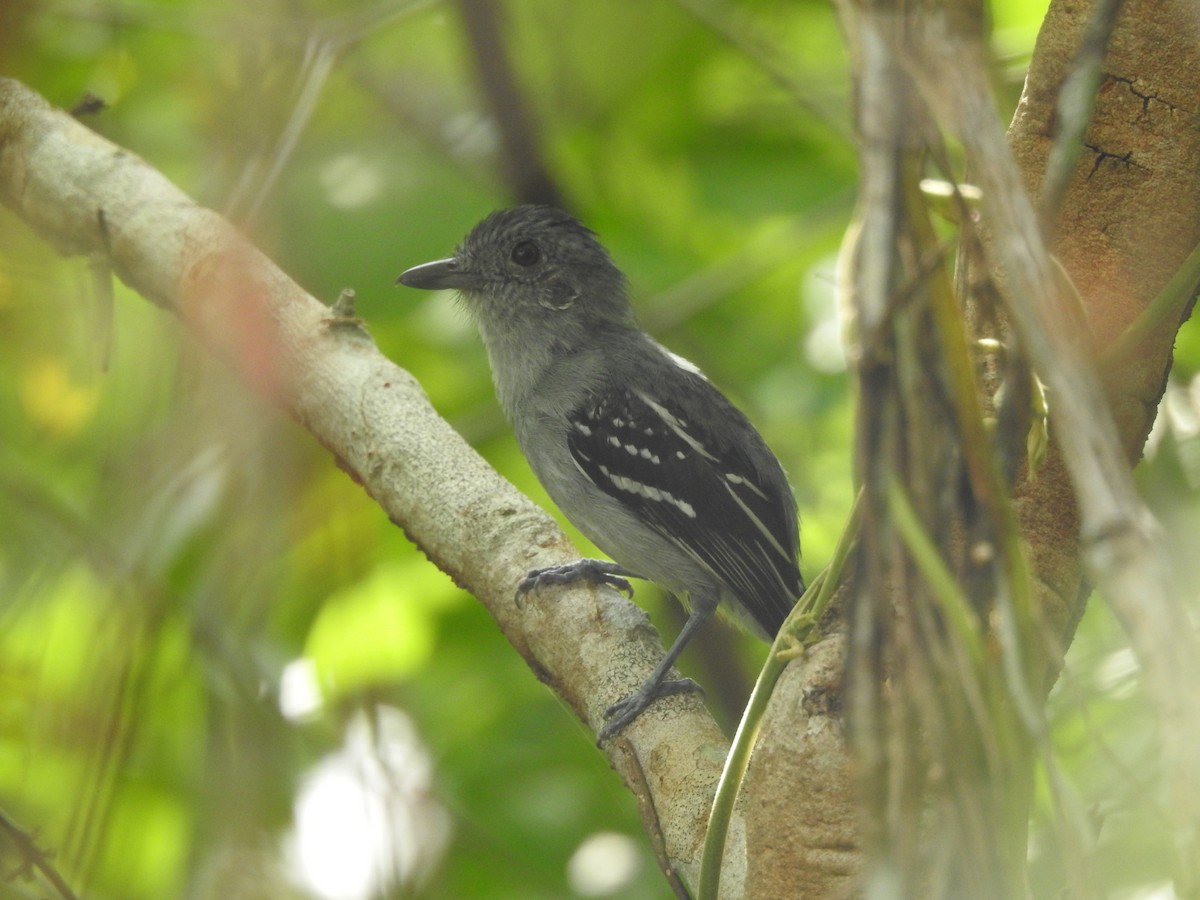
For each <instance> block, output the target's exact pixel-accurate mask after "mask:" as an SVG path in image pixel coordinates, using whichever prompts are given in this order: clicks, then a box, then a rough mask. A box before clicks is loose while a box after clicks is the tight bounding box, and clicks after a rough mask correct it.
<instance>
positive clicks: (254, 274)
mask: <svg viewBox="0 0 1200 900" xmlns="http://www.w3.org/2000/svg"><path fill="white" fill-rule="evenodd" d="M0 200H2V201H3V202H4V203H5V204H6V205H8V206H9V207H11V208H12V209H13V210H14V211H15V212H16V213H17V214H18V215H19V216H20V217H21V218H22V219H23V220H24V221H25V222H26V223H27V224H28V225H29V226H30V227H31V228H33V229H34V230H35V231H37V232H38V233H40V234H41V235H42V236H43V237H44V238H45V239H46V240H48V241H50V242H51V243H53V244H54V245H55V246H56V247H58V248H59V249H60V250H61V251H63V252H65V253H70V254H94V253H103V254H107V255H108V256H109V258H110V259H111V262H112V266H113V270H114V271H115V272H116V273H117V274H118V275H119V276H120V278H121V279H122V280H123V281H124V282H125V283H126V284H128V285H129V286H130V287H131V288H133V289H134V290H135V291H137V292H138V293H140V294H142V295H143V296H144V297H146V298H147V299H149V300H151V301H152V302H154V303H155V304H157V305H159V306H161V307H162V308H164V309H166V310H168V311H170V312H172V313H174V314H175V315H177V316H178V317H179V318H180V320H181V321H182V323H183V324H184V326H185V327H187V328H188V329H189V330H190V331H192V332H193V333H195V334H196V335H197V336H198V337H199V338H200V339H201V340H202V341H203V342H204V343H205V344H206V345H207V346H208V347H209V348H210V349H211V350H212V351H213V352H215V353H217V354H218V355H219V356H221V357H223V358H224V359H225V360H227V361H228V362H229V363H230V364H231V365H232V366H233V367H234V368H235V369H236V370H237V371H238V372H239V373H240V374H241V376H242V377H243V378H244V379H245V380H246V381H247V383H248V384H250V385H251V386H252V387H254V388H255V389H257V390H259V391H262V392H264V393H266V394H267V395H268V396H270V397H271V398H272V399H274V400H275V401H277V402H278V403H280V404H281V405H282V406H283V407H284V408H286V409H287V410H288V411H289V412H290V413H291V414H292V415H293V416H294V417H295V418H296V419H297V420H299V421H300V422H301V423H302V424H303V425H304V426H305V427H306V428H307V429H308V430H309V431H310V432H311V433H312V435H313V436H314V437H315V438H316V439H317V440H318V441H320V442H321V444H323V445H324V446H325V447H326V448H327V449H328V450H329V451H330V452H331V453H332V454H333V455H334V456H335V457H336V458H337V460H338V464H339V465H340V466H341V467H342V468H344V469H345V470H346V472H347V473H349V474H350V476H351V477H352V478H354V479H355V480H356V481H358V482H359V483H360V484H361V485H362V486H363V488H364V489H365V490H366V491H367V493H368V494H369V495H370V496H371V497H372V498H374V499H375V500H376V502H378V503H379V504H380V506H382V507H383V509H384V510H385V511H386V512H387V514H388V516H389V517H390V518H391V519H392V521H393V522H395V523H396V524H397V525H399V526H400V527H402V528H403V529H404V530H405V532H406V533H407V534H408V536H409V537H410V538H411V539H412V540H413V541H414V542H416V543H417V544H418V546H420V547H421V548H422V550H424V552H425V553H426V554H427V555H428V556H429V557H430V559H431V560H433V561H434V562H435V563H436V564H437V565H438V566H439V567H440V568H442V569H443V570H444V571H446V572H447V573H449V574H450V575H451V577H453V578H454V580H455V581H456V583H458V584H459V585H461V586H462V587H464V588H466V589H467V590H469V591H471V592H472V593H473V594H475V596H476V597H477V598H479V600H480V601H481V602H482V603H483V604H484V605H485V606H486V607H487V609H488V610H489V612H490V613H491V614H492V616H493V617H494V618H495V620H496V622H497V624H498V625H499V626H500V628H501V630H502V631H503V632H504V634H505V636H506V637H507V638H508V640H509V641H510V642H511V643H512V645H513V646H514V647H515V648H516V649H517V651H518V652H519V653H520V654H521V655H522V656H523V657H524V658H525V660H526V662H527V663H528V664H529V666H530V667H531V668H532V669H533V670H534V672H535V673H536V674H537V676H538V678H540V679H541V680H542V681H543V682H545V683H546V684H548V685H549V686H550V687H551V688H552V689H553V690H555V691H556V692H557V693H558V694H559V695H560V696H561V697H562V698H563V699H564V700H565V701H566V702H567V703H569V704H570V706H571V708H572V709H573V710H574V711H575V712H576V714H577V715H579V716H580V718H581V719H583V720H584V721H585V722H586V723H588V724H589V726H590V727H591V728H593V730H595V729H597V728H598V727H599V726H600V725H601V724H602V721H603V711H604V709H605V708H607V707H608V706H609V705H610V704H611V703H613V702H614V701H615V700H617V699H618V698H619V697H621V696H623V695H625V694H626V693H628V692H629V691H631V690H633V689H634V688H635V687H636V686H637V685H638V684H639V683H640V682H641V681H642V680H643V679H644V678H645V676H646V675H648V674H649V673H650V671H651V670H652V669H653V668H654V666H655V664H656V663H657V662H658V660H659V659H661V656H662V652H663V650H662V646H661V642H660V641H659V640H658V637H657V634H656V633H655V632H654V630H653V629H652V628H651V627H650V626H649V623H648V621H647V619H646V616H645V614H644V613H643V612H641V611H640V610H639V609H638V608H637V607H635V606H633V605H632V604H630V603H629V602H627V601H626V600H625V599H624V598H622V597H621V596H619V595H618V594H616V593H615V592H613V591H611V590H594V589H590V588H586V587H576V588H572V589H570V590H544V591H541V592H539V593H538V594H537V595H536V596H530V597H529V598H528V599H527V601H526V602H525V603H523V604H522V605H521V606H520V607H518V606H517V605H516V604H515V603H514V601H513V596H514V589H515V586H516V584H517V581H518V580H519V579H520V578H521V577H522V576H523V575H524V574H525V572H526V571H527V570H528V569H530V568H532V567H535V566H549V565H557V564H560V563H564V562H568V561H570V560H572V559H575V558H577V557H578V553H577V551H576V550H575V549H574V548H573V547H572V546H571V545H570V543H569V542H568V540H567V539H566V537H565V536H564V535H563V534H562V532H561V530H560V529H559V528H558V527H557V526H556V525H555V524H554V522H553V520H552V519H551V518H550V517H549V516H548V515H547V514H546V513H545V512H543V511H542V510H541V509H539V508H538V507H536V506H535V505H534V504H533V503H531V502H530V501H529V500H528V499H527V498H525V497H524V496H522V495H521V494H520V493H519V492H518V491H517V490H516V489H515V488H513V487H512V486H511V485H510V484H509V483H508V482H506V481H504V480H503V479H502V478H501V477H500V476H499V475H498V474H497V473H496V472H495V471H494V470H493V469H492V468H491V467H490V466H488V464H487V463H486V462H485V461H484V460H483V459H482V458H481V457H479V456H478V454H476V453H475V452H474V451H473V450H472V449H471V448H470V447H469V446H468V445H467V444H466V443H465V442H464V441H463V440H462V439H461V438H460V437H459V436H458V435H457V434H456V433H455V432H454V431H453V430H452V429H451V428H450V426H449V425H448V424H447V423H446V422H445V421H444V420H442V419H441V418H440V417H438V415H437V414H436V413H435V412H434V410H433V409H432V407H430V405H429V402H428V400H427V399H426V397H425V394H424V392H423V391H422V390H421V388H420V386H419V385H418V384H417V382H416V380H415V379H414V378H413V377H412V376H411V375H410V374H408V373H407V372H405V371H404V370H403V369H400V368H398V367H397V366H395V365H394V364H392V363H391V362H390V361H388V360H387V359H385V358H384V357H383V356H382V355H381V354H380V353H379V351H378V350H377V349H376V347H375V345H374V344H373V343H372V342H371V340H370V339H369V337H368V336H367V335H366V333H365V331H363V330H362V329H361V328H360V327H358V326H357V325H356V324H355V323H354V322H353V321H347V320H345V319H344V318H339V317H337V316H335V315H332V314H331V312H330V310H329V309H327V308H326V307H325V306H323V305H322V304H321V303H319V302H318V301H317V300H315V299H314V298H313V297H311V296H310V295H308V294H306V293H305V292H304V291H303V290H302V289H301V288H300V287H299V286H298V285H297V284H295V282H293V281H291V280H290V279H289V278H288V277H287V276H286V275H285V274H284V273H283V272H282V271H280V270H279V269H278V268H277V267H276V266H275V265H274V264H273V263H272V262H271V261H270V260H269V259H267V258H266V257H265V256H264V255H263V254H262V253H260V252H259V251H258V250H257V249H255V248H254V247H253V246H252V245H251V244H250V243H249V241H247V240H246V239H245V238H244V237H243V236H242V235H241V234H239V233H238V232H237V231H236V230H235V229H234V228H233V226H232V225H230V224H229V223H228V222H227V221H225V220H224V219H222V218H221V217H220V216H218V215H217V214H216V213H214V212H212V211H211V210H207V209H204V208H202V207H200V206H197V205H196V204H195V203H194V202H192V201H191V200H190V199H189V198H188V197H187V196H186V195H184V194H183V193H182V192H181V191H179V190H178V189H177V188H176V187H175V186H174V185H172V184H171V183H170V182H169V181H167V179H166V178H164V177H163V176H162V175H161V174H160V173H158V172H157V171H155V170H154V169H152V168H151V167H150V166H149V165H147V164H146V163H145V162H143V161H142V160H141V159H139V158H138V157H137V156H135V155H133V154H132V153H130V152H128V151H126V150H123V149H121V148H120V147H117V146H115V145H113V144H111V143H110V142H108V141H107V140H105V139H104V138H102V137H100V136H98V135H96V134H95V133H94V132H92V131H90V130H88V129H87V128H86V127H84V126H83V125H81V124H80V123H79V122H77V121H75V120H74V119H72V118H71V117H70V116H69V115H67V114H66V113H64V112H62V111H60V110H55V109H53V108H51V107H50V106H49V104H47V103H46V101H44V100H43V99H42V98H41V97H39V96H38V95H37V94H35V93H34V92H33V91H31V90H29V89H28V88H26V87H24V86H23V85H21V84H19V83H17V82H15V81H12V80H9V79H0ZM726 751H727V744H726V741H725V739H724V738H723V736H722V735H721V733H720V731H719V729H718V728H717V726H716V724H715V723H714V722H713V720H712V718H711V717H710V716H709V715H708V713H707V711H706V710H705V709H704V706H703V704H702V702H701V701H700V700H699V699H698V698H697V697H696V695H694V694H687V695H680V696H679V697H676V698H672V699H670V700H667V701H663V702H660V703H657V704H655V706H654V709H653V710H651V711H650V712H649V713H648V714H646V715H644V716H642V717H641V718H639V719H638V720H637V721H636V722H635V723H633V724H632V725H631V726H630V727H629V728H628V729H627V730H626V732H625V733H624V734H623V735H622V736H621V737H620V738H619V739H618V740H616V741H614V742H613V743H612V745H611V746H610V747H609V748H608V753H609V759H610V761H611V763H612V765H613V767H614V768H615V769H616V770H617V772H618V773H619V774H620V775H621V777H622V779H623V780H624V781H625V783H626V785H628V786H629V787H630V789H631V790H633V791H634V793H635V794H636V795H637V796H638V799H639V807H640V808H641V809H642V811H643V822H644V824H645V826H646V828H647V831H648V832H649V833H650V834H651V836H652V839H653V840H655V841H656V842H657V843H661V846H662V847H663V848H664V853H663V858H664V859H665V860H666V862H665V863H664V866H665V867H667V868H669V869H671V870H673V871H675V872H678V873H679V874H680V876H681V877H682V878H683V880H684V881H685V882H687V883H690V884H694V883H695V877H696V872H697V869H698V866H699V859H700V853H701V848H702V842H703V835H704V826H705V822H706V820H707V813H708V806H709V803H710V802H711V799H712V795H713V791H714V789H715V785H716V782H717V779H718V778H719V776H720V770H721V765H722V762H723V760H724V757H725V754H726Z"/></svg>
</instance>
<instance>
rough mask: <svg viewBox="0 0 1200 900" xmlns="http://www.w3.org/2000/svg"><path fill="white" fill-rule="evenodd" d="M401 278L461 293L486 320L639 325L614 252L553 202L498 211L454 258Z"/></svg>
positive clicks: (412, 283) (417, 285)
mask: <svg viewBox="0 0 1200 900" xmlns="http://www.w3.org/2000/svg"><path fill="white" fill-rule="evenodd" d="M397 281H398V283H400V284H404V285H407V286H409V287H415V288H424V289H426V290H455V291H458V292H459V294H460V295H461V296H462V298H463V300H464V301H465V303H466V305H467V307H468V308H469V309H470V310H471V311H472V313H474V315H475V316H476V317H477V318H478V319H479V320H480V323H481V324H483V325H485V326H486V325H488V324H492V323H494V322H495V321H496V319H497V317H500V318H506V319H507V318H513V319H526V318H529V317H535V318H538V319H543V320H544V319H547V318H549V320H550V321H554V320H555V319H558V320H560V321H561V322H562V323H564V324H565V323H566V322H567V321H571V322H575V323H586V322H594V323H601V322H613V323H619V324H632V313H631V312H630V309H629V300H628V294H627V291H626V285H625V278H624V276H623V275H622V274H621V271H620V270H619V269H618V268H617V266H616V264H615V263H614V262H613V261H612V258H611V257H610V256H609V255H608V253H607V251H605V249H604V248H603V247H602V246H601V245H600V242H599V241H598V240H596V236H595V234H593V233H592V232H591V231H590V230H589V229H587V228H585V227H584V226H583V225H581V224H580V223H579V222H578V221H577V220H576V219H574V218H573V217H572V216H570V215H568V214H567V213H565V212H562V211H561V210H557V209H554V208H553V207H549V206H518V207H515V208H514V209H504V210H499V211H497V212H494V213H492V214H491V215H490V216H488V217H487V218H486V219H484V220H483V221H482V222H480V223H479V224H478V225H476V226H475V227H474V228H472V229H471V233H470V234H468V235H467V236H466V238H464V239H463V241H462V243H461V244H459V246H458V249H457V250H455V251H454V256H452V257H450V258H449V259H440V260H437V261H435V262H430V263H425V264H424V265H420V266H415V267H413V268H411V269H409V270H408V271H407V272H405V273H404V274H402V275H401V276H400V277H399V278H398V279H397ZM553 314H558V315H557V316H555V315H553Z"/></svg>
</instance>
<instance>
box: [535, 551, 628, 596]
mask: <svg viewBox="0 0 1200 900" xmlns="http://www.w3.org/2000/svg"><path fill="white" fill-rule="evenodd" d="M629 578H638V579H640V578H641V576H640V575H638V574H637V573H635V572H630V571H629V570H628V569H626V568H625V567H624V566H619V565H617V564H616V563H615V562H610V561H609V560H607V559H580V560H577V561H575V562H573V563H567V564H566V565H565V566H551V567H549V568H547V569H532V570H530V571H529V573H528V574H527V575H526V576H525V577H524V578H522V579H521V582H520V583H519V584H518V585H517V603H518V604H519V603H520V602H521V598H522V597H523V596H525V594H527V593H529V591H532V590H533V589H534V588H536V587H541V586H542V585H544V584H570V583H571V582H573V581H587V582H589V583H591V584H607V585H609V586H610V587H614V588H616V589H617V590H618V591H620V592H621V593H623V594H625V595H626V596H629V597H632V596H633V587H632V586H631V585H630V584H629V582H628V581H627V580H626V579H629Z"/></svg>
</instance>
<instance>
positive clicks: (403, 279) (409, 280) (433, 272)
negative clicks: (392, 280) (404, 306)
mask: <svg viewBox="0 0 1200 900" xmlns="http://www.w3.org/2000/svg"><path fill="white" fill-rule="evenodd" d="M396 284H403V285H407V286H408V287H413V288H421V289H422V290H426V291H469V290H473V289H476V288H478V287H479V284H480V279H479V276H478V275H477V274H476V273H474V272H472V271H470V270H468V269H464V268H463V267H462V266H461V265H460V264H459V262H458V260H456V259H454V258H453V257H451V258H450V259H439V260H435V261H434V262H427V263H424V264H423V265H419V266H413V267H412V268H411V269H409V270H408V271H407V272H403V273H401V275H400V277H399V278H397V279H396Z"/></svg>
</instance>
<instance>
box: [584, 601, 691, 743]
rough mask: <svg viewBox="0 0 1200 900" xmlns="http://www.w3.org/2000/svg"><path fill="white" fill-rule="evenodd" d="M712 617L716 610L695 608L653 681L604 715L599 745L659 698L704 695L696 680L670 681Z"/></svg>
mask: <svg viewBox="0 0 1200 900" xmlns="http://www.w3.org/2000/svg"><path fill="white" fill-rule="evenodd" d="M712 614H713V610H712V609H704V608H700V607H693V609H692V613H691V615H689V616H688V619H687V621H686V622H684V623H683V628H682V629H681V630H680V632H679V637H677V638H675V643H673V644H672V645H671V649H670V650H668V651H667V655H666V656H664V657H663V659H662V662H660V663H659V664H658V667H657V668H656V669H655V670H654V672H653V673H651V675H650V677H649V678H647V679H646V680H645V681H644V682H643V683H642V686H641V687H639V688H638V689H637V690H636V691H634V692H633V693H632V694H630V695H629V696H628V697H626V698H624V699H623V700H620V701H619V702H617V703H614V704H613V705H612V706H610V707H609V708H608V709H606V710H605V711H604V718H605V719H606V720H607V721H606V722H605V724H604V727H603V728H601V729H600V734H599V737H598V739H597V741H596V743H597V744H603V743H604V742H605V741H607V740H608V739H609V738H610V737H613V736H614V735H616V734H618V733H619V732H620V731H621V730H622V729H623V728H625V726H626V725H628V724H629V723H630V722H632V721H633V720H634V719H636V718H637V717H638V716H640V715H641V714H642V712H643V711H644V710H645V709H646V707H648V706H649V705H650V704H651V703H653V702H654V701H655V700H657V699H658V698H659V697H669V696H670V695H671V694H681V693H683V692H684V691H699V692H700V693H704V689H703V688H702V687H700V685H698V684H696V682H694V681H692V679H690V678H667V673H668V672H670V671H671V666H673V665H675V660H676V659H678V658H679V654H680V653H682V652H683V648H684V647H686V646H687V644H688V642H689V641H690V640H691V639H692V638H693V637H695V635H696V632H697V631H699V630H700V628H701V627H702V626H703V625H704V623H705V622H707V621H708V620H709V619H711V618H712Z"/></svg>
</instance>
